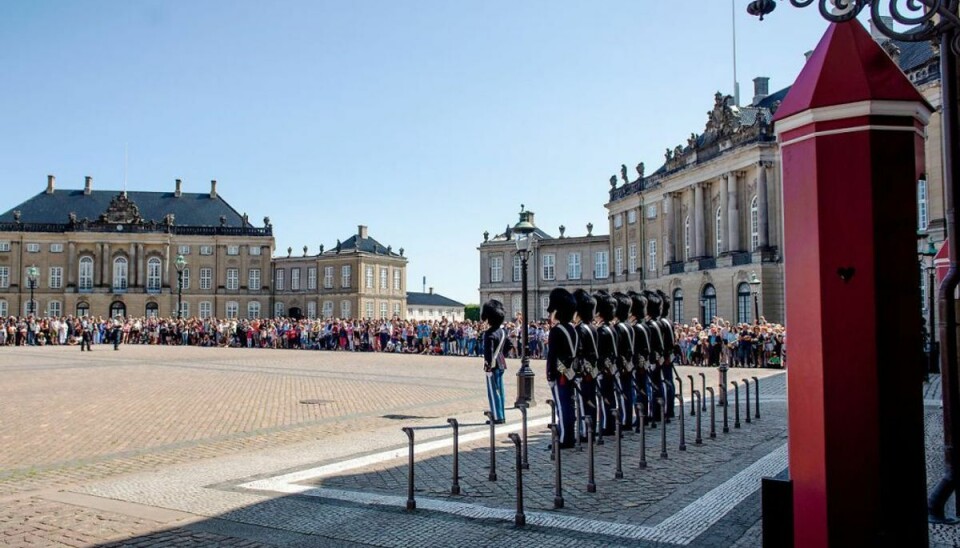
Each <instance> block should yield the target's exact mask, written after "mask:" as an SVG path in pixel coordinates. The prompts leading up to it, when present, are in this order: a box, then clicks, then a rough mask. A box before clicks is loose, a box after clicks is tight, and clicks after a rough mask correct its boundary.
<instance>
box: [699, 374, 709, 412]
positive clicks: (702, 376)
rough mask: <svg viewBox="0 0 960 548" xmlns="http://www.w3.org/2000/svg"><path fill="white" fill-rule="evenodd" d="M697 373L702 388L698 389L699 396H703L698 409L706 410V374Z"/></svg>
mask: <svg viewBox="0 0 960 548" xmlns="http://www.w3.org/2000/svg"><path fill="white" fill-rule="evenodd" d="M698 374H699V375H700V388H702V390H701V391H700V396H701V398H703V401H702V402H701V403H702V404H703V407H702V408H701V409H700V410H701V411H706V410H707V400H706V397H707V376H706V375H705V374H703V373H698Z"/></svg>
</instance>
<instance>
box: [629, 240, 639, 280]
mask: <svg viewBox="0 0 960 548" xmlns="http://www.w3.org/2000/svg"><path fill="white" fill-rule="evenodd" d="M636 271H637V244H636V243H632V244H630V245H629V246H628V247H627V272H628V273H630V274H632V273H634V272H636Z"/></svg>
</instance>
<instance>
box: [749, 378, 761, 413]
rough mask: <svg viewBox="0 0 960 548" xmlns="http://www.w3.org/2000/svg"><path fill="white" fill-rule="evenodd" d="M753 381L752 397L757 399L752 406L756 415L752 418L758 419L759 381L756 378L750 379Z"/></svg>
mask: <svg viewBox="0 0 960 548" xmlns="http://www.w3.org/2000/svg"><path fill="white" fill-rule="evenodd" d="M750 378H751V379H753V395H754V396H756V397H757V401H756V402H754V404H753V409H754V410H755V411H756V414H755V415H754V416H753V418H755V419H759V418H760V379H758V378H756V377H750Z"/></svg>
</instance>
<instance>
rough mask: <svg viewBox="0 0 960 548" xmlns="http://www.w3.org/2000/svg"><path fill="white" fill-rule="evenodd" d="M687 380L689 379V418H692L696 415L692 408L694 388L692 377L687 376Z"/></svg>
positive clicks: (681, 403) (681, 405)
mask: <svg viewBox="0 0 960 548" xmlns="http://www.w3.org/2000/svg"><path fill="white" fill-rule="evenodd" d="M687 378H688V379H690V416H691V417H692V416H694V415H696V414H697V412H696V410H694V408H693V389H694V388H696V387H695V386H694V385H693V375H687ZM680 409H681V410H682V409H683V402H682V401H681V402H680Z"/></svg>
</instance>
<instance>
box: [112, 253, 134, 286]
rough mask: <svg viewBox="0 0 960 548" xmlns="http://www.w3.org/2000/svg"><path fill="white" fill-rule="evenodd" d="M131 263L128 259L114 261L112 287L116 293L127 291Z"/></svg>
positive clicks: (121, 258)
mask: <svg viewBox="0 0 960 548" xmlns="http://www.w3.org/2000/svg"><path fill="white" fill-rule="evenodd" d="M129 266H130V263H129V261H127V258H126V257H117V258H115V259H114V260H113V279H112V284H111V285H112V287H113V290H114V291H126V290H127V275H128V273H129Z"/></svg>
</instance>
